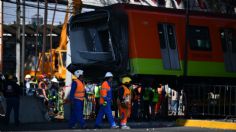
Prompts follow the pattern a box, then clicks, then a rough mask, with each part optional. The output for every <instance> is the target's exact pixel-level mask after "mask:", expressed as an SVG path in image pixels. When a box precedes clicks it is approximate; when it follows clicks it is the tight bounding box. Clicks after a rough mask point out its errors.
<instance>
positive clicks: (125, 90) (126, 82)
mask: <svg viewBox="0 0 236 132" xmlns="http://www.w3.org/2000/svg"><path fill="white" fill-rule="evenodd" d="M130 83H131V78H130V77H123V78H122V86H121V87H119V89H118V99H117V104H118V109H119V115H120V126H121V129H130V127H129V126H127V120H128V118H129V117H130V114H131V90H130V89H129V87H130Z"/></svg>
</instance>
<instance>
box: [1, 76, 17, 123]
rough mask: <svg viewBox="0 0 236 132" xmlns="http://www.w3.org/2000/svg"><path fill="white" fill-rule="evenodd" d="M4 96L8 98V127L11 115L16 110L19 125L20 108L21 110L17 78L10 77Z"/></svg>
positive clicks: (15, 115) (4, 89)
mask: <svg viewBox="0 0 236 132" xmlns="http://www.w3.org/2000/svg"><path fill="white" fill-rule="evenodd" d="M3 94H4V97H5V98H6V104H7V108H6V120H5V123H6V124H7V125H8V124H9V120H10V115H11V110H12V109H13V110H14V119H15V125H16V126H18V125H19V123H20V122H19V108H20V86H19V85H18V84H17V78H16V77H13V75H9V76H8V78H7V80H6V83H5V85H4V87H3Z"/></svg>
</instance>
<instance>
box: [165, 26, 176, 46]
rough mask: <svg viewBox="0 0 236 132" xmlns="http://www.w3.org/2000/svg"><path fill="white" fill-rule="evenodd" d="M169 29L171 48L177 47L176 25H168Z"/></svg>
mask: <svg viewBox="0 0 236 132" xmlns="http://www.w3.org/2000/svg"><path fill="white" fill-rule="evenodd" d="M167 31H168V38H169V45H170V48H171V49H176V41H175V32H174V26H172V25H168V26H167Z"/></svg>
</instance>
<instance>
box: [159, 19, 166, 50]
mask: <svg viewBox="0 0 236 132" xmlns="http://www.w3.org/2000/svg"><path fill="white" fill-rule="evenodd" d="M158 32H159V38H160V46H161V48H162V49H165V48H166V42H165V34H164V24H158Z"/></svg>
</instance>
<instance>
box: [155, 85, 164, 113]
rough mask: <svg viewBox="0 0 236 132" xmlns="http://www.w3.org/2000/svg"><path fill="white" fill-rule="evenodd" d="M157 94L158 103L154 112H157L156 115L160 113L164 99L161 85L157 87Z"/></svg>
mask: <svg viewBox="0 0 236 132" xmlns="http://www.w3.org/2000/svg"><path fill="white" fill-rule="evenodd" d="M157 92H158V102H157V106H156V111H157V113H160V108H161V104H162V102H163V99H164V97H163V87H162V84H159V85H158V87H157Z"/></svg>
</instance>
